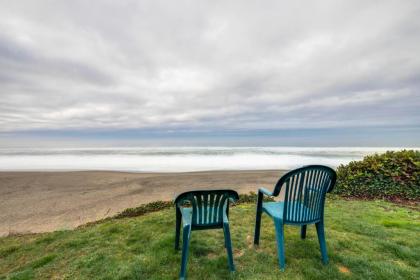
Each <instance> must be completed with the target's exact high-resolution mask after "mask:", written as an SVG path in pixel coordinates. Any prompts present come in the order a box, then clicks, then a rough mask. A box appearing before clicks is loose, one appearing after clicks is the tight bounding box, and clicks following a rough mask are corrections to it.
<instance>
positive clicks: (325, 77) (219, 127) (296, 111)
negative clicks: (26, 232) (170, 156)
mask: <svg viewBox="0 0 420 280" xmlns="http://www.w3.org/2000/svg"><path fill="white" fill-rule="evenodd" d="M340 131H341V132H342V133H340ZM262 132H263V133H262ZM302 132H305V133H302ZM264 133H265V134H264ZM284 134H288V135H289V136H290V137H289V138H288V139H289V140H288V141H284V142H282V141H280V142H278V143H277V144H285V145H293V144H299V145H300V144H302V145H309V144H310V143H311V141H313V140H314V139H316V140H317V141H316V143H318V144H317V145H322V144H325V145H347V144H348V145H358V144H360V145H372V144H377V145H381V144H383V145H420V141H419V138H420V1H418V0H412V1H410V0H405V1H401V0H397V1H384V0H382V1H337V0H332V1H223V3H222V1H180V0H178V1H156V0H153V1H139V0H135V1H127V0H121V1H86V0H83V1H74V0H73V1H17V0H13V1H5V0H0V137H1V138H2V140H0V146H1V145H3V146H7V145H9V144H11V143H16V141H18V142H19V141H23V142H25V141H29V140H28V139H38V140H39V141H40V142H42V141H45V143H47V142H54V141H58V140H57V139H73V140H75V141H76V140H80V141H82V140H86V139H90V140H92V141H94V139H96V138H98V139H99V138H101V139H104V138H113V136H115V137H116V138H118V139H119V140H121V141H122V140H124V139H125V138H127V139H137V140H139V139H140V140H141V139H143V140H144V139H145V138H153V137H152V136H153V135H155V136H156V139H159V138H160V139H162V138H166V139H169V138H171V137H172V138H182V137H184V136H185V138H189V136H194V135H195V136H197V135H199V137H198V136H197V137H198V138H202V139H209V138H214V139H218V140H217V141H216V140H215V143H216V142H217V143H218V144H223V141H224V140H223V139H226V137H227V138H229V137H230V138H229V139H231V140H229V141H231V142H232V141H233V142H232V143H233V144H234V143H235V141H236V140H232V139H239V140H238V141H239V142H238V143H239V144H247V145H249V144H252V143H253V141H254V142H255V144H258V143H260V144H264V145H266V144H267V145H272V144H276V143H275V141H277V140H279V139H280V138H279V137H280V136H279V135H284ZM362 134H363V135H364V136H363V137H362V136H360V135H362ZM116 135H118V136H116ZM151 135H152V136H151ZM162 135H164V136H162ZM168 135H169V136H168ZM180 135H181V136H180ZM217 135H219V137H218V136H217ZM256 135H257V136H258V135H260V137H259V138H258V137H256ZM264 135H265V136H264ZM267 135H269V136H270V137H274V138H272V139H274V140H273V141H274V142H270V141H268V142H267V141H266V142H267V143H266V142H264V139H268V138H270V137H268V136H267ZM273 135H274V136H273ZM276 135H277V136H276ZM334 135H335V137H336V138H334V140H331V139H333V138H331V136H334ZM340 135H344V136H342V137H341V138H340ZM210 136H211V137H210ZM266 137H268V138H266ZM351 137H352V138H351ZM245 138H246V139H248V140H247V141H245V142H243V143H242V142H241V141H243V139H245ZM257 138H258V139H259V140H258V139H257ZM327 138H329V139H330V140H327ZM350 138H351V139H352V140H351V141H350V140H349V139H350ZM270 139H271V138H270ZM276 139H277V140H276ZM299 139H300V140H299ZM302 139H303V140H302ZM305 139H306V140H305ZM311 139H312V140H311ZM363 139H364V140H363ZM168 141H169V140H168ZM200 141H201V140H200ZM226 141H227V140H226ZM299 141H301V142H302V143H301V142H299ZM349 141H350V142H349ZM358 141H360V142H358ZM378 141H379V142H378ZM381 141H382V142H381ZM169 142H170V141H169ZM179 142H180V143H178V144H182V143H183V142H182V141H181V140H179ZM210 142H211V141H210ZM203 143H204V144H206V142H203ZM305 143H306V144H305Z"/></svg>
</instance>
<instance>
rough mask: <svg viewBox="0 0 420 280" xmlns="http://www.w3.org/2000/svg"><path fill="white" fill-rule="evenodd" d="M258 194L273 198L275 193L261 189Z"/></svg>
mask: <svg viewBox="0 0 420 280" xmlns="http://www.w3.org/2000/svg"><path fill="white" fill-rule="evenodd" d="M258 193H262V194H265V195H267V196H273V193H272V192H270V191H269V190H267V189H265V188H259V189H258Z"/></svg>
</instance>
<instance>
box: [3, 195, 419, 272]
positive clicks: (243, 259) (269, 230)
mask: <svg viewBox="0 0 420 280" xmlns="http://www.w3.org/2000/svg"><path fill="white" fill-rule="evenodd" d="M254 215H255V205H254V204H241V205H238V206H236V207H234V208H232V210H231V219H230V220H231V233H232V242H233V246H234V254H235V256H234V260H235V264H236V269H237V271H236V272H235V273H233V274H232V273H229V270H228V265H227V258H226V253H225V250H224V247H223V233H222V230H210V231H194V232H193V233H192V239H191V249H190V256H189V262H188V274H187V276H188V277H189V279H393V280H396V279H420V211H419V209H415V208H414V209H413V208H406V207H402V206H398V205H395V204H392V203H388V202H384V201H355V200H352V201H347V200H342V199H329V200H328V201H327V203H326V210H325V215H326V216H325V222H326V237H327V245H328V253H329V257H330V263H329V264H328V265H326V266H324V265H323V264H322V262H321V257H320V251H319V246H318V241H317V237H316V232H315V227H314V226H311V227H309V228H308V234H307V239H306V240H300V238H299V228H297V227H292V226H288V227H286V239H285V246H286V270H285V272H280V270H279V269H278V267H277V252H276V249H275V248H276V246H275V237H274V228H273V223H272V221H271V220H270V219H269V218H268V217H267V216H266V215H264V218H263V220H262V232H261V241H260V246H259V248H254V246H253V244H252V241H253V227H254V219H255V217H254ZM174 223H175V215H174V210H173V209H166V210H161V211H159V212H154V213H149V214H146V215H144V216H140V217H134V218H124V219H111V220H108V221H104V222H100V223H98V224H94V225H89V226H86V227H83V228H79V229H76V230H68V231H57V232H53V233H46V234H34V235H24V236H11V237H6V238H1V239H0V279H176V278H177V277H178V273H179V266H180V257H181V254H180V252H175V251H174V249H173V243H174Z"/></svg>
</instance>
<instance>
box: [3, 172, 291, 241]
mask: <svg viewBox="0 0 420 280" xmlns="http://www.w3.org/2000/svg"><path fill="white" fill-rule="evenodd" d="M283 173H284V171H278V170H277V171H276V170H267V171H209V172H186V173H127V172H113V171H77V172H0V236H5V235H9V234H16V233H31V232H32V233H34V232H47V231H54V230H62V229H72V228H75V227H77V226H79V225H81V224H85V223H88V222H92V221H95V220H99V219H103V218H105V217H109V216H112V215H115V214H116V213H118V212H121V211H122V210H124V209H126V208H130V207H136V206H138V205H140V204H142V203H147V202H151V201H155V200H172V199H173V198H174V196H175V195H176V194H179V193H181V192H184V191H187V190H193V189H219V188H230V189H234V190H236V191H238V192H240V193H248V192H250V191H254V192H255V191H256V190H257V189H258V188H259V187H266V188H268V189H272V188H273V186H274V184H275V182H276V181H277V180H278V178H279V177H280V176H281V175H282V174H283Z"/></svg>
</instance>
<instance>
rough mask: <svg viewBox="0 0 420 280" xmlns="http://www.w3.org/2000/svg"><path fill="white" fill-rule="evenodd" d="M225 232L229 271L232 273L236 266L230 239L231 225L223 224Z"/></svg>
mask: <svg viewBox="0 0 420 280" xmlns="http://www.w3.org/2000/svg"><path fill="white" fill-rule="evenodd" d="M223 232H224V235H225V247H226V251H227V255H228V262H229V269H230V271H235V265H234V263H233V253H232V241H231V239H230V230H229V224H228V223H223Z"/></svg>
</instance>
